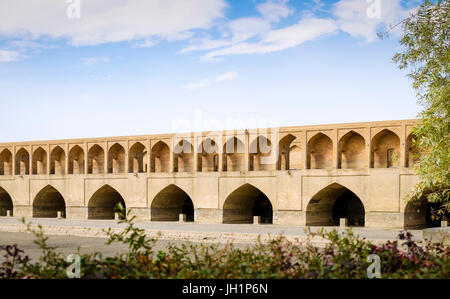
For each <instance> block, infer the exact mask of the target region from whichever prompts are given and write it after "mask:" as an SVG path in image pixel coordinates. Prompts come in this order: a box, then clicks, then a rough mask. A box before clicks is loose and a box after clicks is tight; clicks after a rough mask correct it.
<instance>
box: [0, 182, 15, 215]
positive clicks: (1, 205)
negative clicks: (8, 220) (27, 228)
mask: <svg viewBox="0 0 450 299" xmlns="http://www.w3.org/2000/svg"><path fill="white" fill-rule="evenodd" d="M13 210H14V207H13V202H12V198H11V196H10V195H9V193H8V192H7V191H6V190H5V189H3V188H2V187H0V216H6V215H7V214H8V212H7V211H10V215H11V216H13Z"/></svg>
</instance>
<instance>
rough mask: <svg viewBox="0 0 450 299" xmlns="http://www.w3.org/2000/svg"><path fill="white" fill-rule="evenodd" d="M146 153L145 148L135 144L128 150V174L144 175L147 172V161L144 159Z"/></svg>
mask: <svg viewBox="0 0 450 299" xmlns="http://www.w3.org/2000/svg"><path fill="white" fill-rule="evenodd" d="M146 155H147V151H146V150H145V146H144V145H143V144H142V143H140V142H136V143H135V144H133V146H132V147H131V148H130V152H129V155H128V156H129V158H128V165H129V169H128V172H129V173H145V172H147V161H146V160H147V159H146Z"/></svg>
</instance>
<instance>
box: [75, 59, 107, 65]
mask: <svg viewBox="0 0 450 299" xmlns="http://www.w3.org/2000/svg"><path fill="white" fill-rule="evenodd" d="M80 60H81V63H82V64H84V65H85V66H91V65H95V64H99V63H108V62H109V61H110V59H109V58H108V57H84V58H81V59H80Z"/></svg>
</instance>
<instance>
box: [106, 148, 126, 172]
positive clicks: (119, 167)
mask: <svg viewBox="0 0 450 299" xmlns="http://www.w3.org/2000/svg"><path fill="white" fill-rule="evenodd" d="M108 173H125V149H124V148H123V146H122V145H120V144H119V143H115V144H114V145H113V146H111V148H110V149H109V151H108Z"/></svg>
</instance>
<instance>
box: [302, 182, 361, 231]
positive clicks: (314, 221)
mask: <svg viewBox="0 0 450 299" xmlns="http://www.w3.org/2000/svg"><path fill="white" fill-rule="evenodd" d="M341 218H346V219H347V223H348V226H364V225H365V209H364V205H363V203H362V201H361V200H360V198H359V197H358V196H357V195H356V194H355V193H353V192H352V191H351V190H350V189H348V188H346V187H344V186H342V185H340V184H338V183H333V184H331V185H328V186H327V187H325V188H324V189H322V190H321V191H319V192H318V193H316V195H314V196H313V197H312V198H311V200H310V201H309V203H308V206H307V208H306V225H307V226H338V225H339V223H340V219H341Z"/></svg>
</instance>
